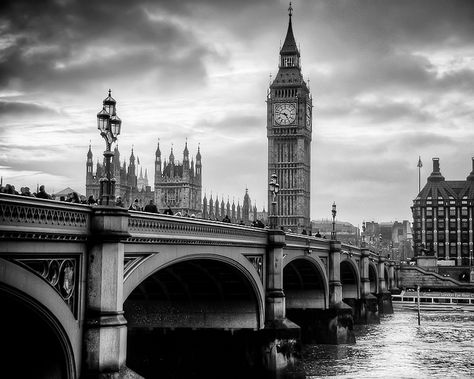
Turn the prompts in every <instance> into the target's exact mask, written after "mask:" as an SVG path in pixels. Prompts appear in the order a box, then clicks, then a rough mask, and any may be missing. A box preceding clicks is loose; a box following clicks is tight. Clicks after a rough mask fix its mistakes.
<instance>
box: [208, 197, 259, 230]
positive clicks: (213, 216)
mask: <svg viewBox="0 0 474 379" xmlns="http://www.w3.org/2000/svg"><path fill="white" fill-rule="evenodd" d="M225 216H228V217H229V219H230V221H231V222H232V223H235V224H240V223H241V222H242V223H244V224H245V225H251V224H252V222H253V221H256V220H260V221H262V222H263V223H264V224H266V223H267V222H268V213H267V211H265V208H263V209H262V210H261V211H258V210H257V206H256V205H255V204H254V205H253V206H252V202H251V199H250V195H249V192H248V189H247V188H246V189H245V194H244V198H243V201H242V205H240V200H238V201H237V205H235V200H232V204H231V203H230V201H229V197H227V201H226V202H224V198H223V197H221V199H220V201H219V197H218V196H217V195H216V198H215V199H213V197H212V194H211V196H210V198H209V199H208V198H207V196H206V194H204V198H203V200H202V218H204V219H206V220H207V219H209V220H219V221H221V220H222V219H223V218H224V217H225Z"/></svg>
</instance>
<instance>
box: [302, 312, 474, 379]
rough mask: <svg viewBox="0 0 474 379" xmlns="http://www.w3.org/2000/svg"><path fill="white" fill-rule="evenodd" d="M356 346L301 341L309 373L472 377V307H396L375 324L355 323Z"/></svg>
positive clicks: (314, 375) (309, 376)
mask: <svg viewBox="0 0 474 379" xmlns="http://www.w3.org/2000/svg"><path fill="white" fill-rule="evenodd" d="M354 329H355V333H356V341H357V343H356V344H355V345H306V346H305V347H304V348H303V371H304V373H305V375H306V379H313V378H320V377H325V378H331V377H332V378H474V312H455V313H451V312H450V313H448V312H425V313H422V314H421V325H420V326H418V320H417V313H416V312H414V311H401V310H395V313H394V314H392V315H385V316H383V318H382V319H381V322H380V324H378V325H356V326H355V328H354Z"/></svg>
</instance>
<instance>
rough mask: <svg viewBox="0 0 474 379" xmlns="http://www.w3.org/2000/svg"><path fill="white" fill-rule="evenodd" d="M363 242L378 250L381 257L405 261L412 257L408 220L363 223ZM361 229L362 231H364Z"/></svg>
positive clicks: (411, 240)
mask: <svg viewBox="0 0 474 379" xmlns="http://www.w3.org/2000/svg"><path fill="white" fill-rule="evenodd" d="M364 227H365V233H364V236H363V238H364V240H365V242H366V243H367V244H368V245H369V246H373V247H375V248H376V249H378V250H380V251H381V253H382V255H384V256H387V257H388V256H389V255H390V258H392V259H395V260H399V261H405V260H407V259H408V258H412V257H413V248H412V244H413V235H412V230H411V226H410V222H409V221H408V220H403V221H402V222H399V221H391V222H380V223H377V222H374V221H369V222H364ZM364 227H363V229H364Z"/></svg>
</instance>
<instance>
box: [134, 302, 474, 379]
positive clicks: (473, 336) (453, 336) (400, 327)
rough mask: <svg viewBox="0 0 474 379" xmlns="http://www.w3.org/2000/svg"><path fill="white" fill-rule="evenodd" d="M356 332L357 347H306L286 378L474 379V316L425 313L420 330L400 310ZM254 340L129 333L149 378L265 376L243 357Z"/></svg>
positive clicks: (412, 315)
mask: <svg viewBox="0 0 474 379" xmlns="http://www.w3.org/2000/svg"><path fill="white" fill-rule="evenodd" d="M354 330H355V334H356V344H354V345H305V346H303V350H302V353H303V354H302V355H303V359H302V361H301V363H300V364H298V365H297V367H294V368H293V369H292V370H291V371H292V372H287V373H286V374H284V375H282V378H285V379H290V378H291V379H302V378H305V379H315V378H364V379H365V378H381V379H390V378H422V379H424V378H429V379H436V378H443V379H446V378H474V312H456V313H448V312H424V313H422V315H421V326H418V321H417V313H416V312H415V311H401V310H395V313H394V314H392V315H385V316H382V319H381V321H380V324H375V325H356V326H355V327H354ZM244 332H245V331H244ZM252 335H253V332H249V333H247V334H245V333H242V334H240V333H238V332H236V333H235V334H234V335H231V334H230V333H229V332H224V331H208V330H204V331H202V330H201V331H200V330H196V331H189V330H176V331H174V332H170V331H167V332H166V333H164V332H163V331H160V330H154V331H140V332H131V331H129V334H128V341H129V343H128V352H127V354H128V357H127V364H128V365H129V367H130V368H131V369H133V370H135V371H136V372H138V373H139V374H141V375H143V376H144V377H145V378H147V379H154V378H157V379H178V378H186V379H192V378H206V379H211V378H212V379H214V378H216V379H217V378H219V379H221V378H225V379H241V378H242V379H262V378H264V377H265V375H263V374H262V373H261V372H258V371H255V370H254V369H250V368H249V367H248V366H247V365H246V362H247V356H246V355H245V354H243V352H245V346H246V341H247V339H248V337H249V336H250V337H251V336H252ZM158 342H159V343H158Z"/></svg>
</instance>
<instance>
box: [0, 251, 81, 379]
mask: <svg viewBox="0 0 474 379" xmlns="http://www.w3.org/2000/svg"><path fill="white" fill-rule="evenodd" d="M0 304H2V312H0V335H1V336H2V341H4V343H7V344H8V346H1V347H0V349H1V351H2V353H1V354H2V361H3V362H4V364H3V366H2V370H3V371H4V372H11V373H15V374H16V376H18V377H31V378H33V377H34V378H40V379H42V378H45V379H46V378H47V379H49V378H52V379H56V378H67V379H74V378H77V377H78V372H77V369H78V367H79V364H78V362H79V360H78V359H79V358H80V348H81V347H80V346H81V345H80V344H81V342H80V338H81V337H82V336H81V333H80V329H79V327H78V322H77V321H76V320H75V319H74V316H73V315H72V313H71V311H70V310H69V308H68V307H67V305H66V304H65V303H64V301H63V300H62V299H61V297H60V296H59V295H58V294H57V293H56V292H55V290H54V289H53V288H52V287H51V286H50V285H49V284H47V283H46V282H45V281H44V280H43V279H41V278H40V277H39V276H36V275H35V274H33V273H31V272H29V271H28V270H26V269H24V268H23V267H21V266H19V265H17V264H15V263H12V262H9V261H7V260H5V259H1V258H0Z"/></svg>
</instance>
